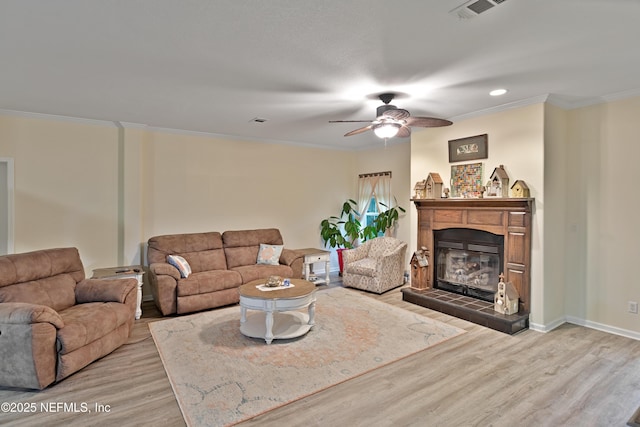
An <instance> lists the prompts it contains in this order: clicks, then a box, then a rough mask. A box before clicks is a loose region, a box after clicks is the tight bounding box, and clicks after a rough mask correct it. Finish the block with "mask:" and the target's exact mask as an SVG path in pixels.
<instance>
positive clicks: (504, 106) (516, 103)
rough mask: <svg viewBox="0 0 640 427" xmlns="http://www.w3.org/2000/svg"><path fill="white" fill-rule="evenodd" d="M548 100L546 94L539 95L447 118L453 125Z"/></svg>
mask: <svg viewBox="0 0 640 427" xmlns="http://www.w3.org/2000/svg"><path fill="white" fill-rule="evenodd" d="M548 98H549V95H548V94H545V95H540V96H534V97H533V98H527V99H523V100H520V101H514V102H509V103H507V104H502V105H497V106H495V107H491V108H485V109H484V110H478V111H474V112H472V113H468V114H462V115H459V116H455V117H451V118H449V120H451V121H452V122H454V123H455V122H457V121H461V120H468V119H472V118H475V117H482V116H486V115H488V114H495V113H499V112H501V111H506V110H512V109H514V108H520V107H527V106H529V105H534V104H542V103H544V102H546V101H547V99H548Z"/></svg>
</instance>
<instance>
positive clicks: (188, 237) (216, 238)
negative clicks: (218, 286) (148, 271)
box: [147, 232, 227, 273]
mask: <svg viewBox="0 0 640 427" xmlns="http://www.w3.org/2000/svg"><path fill="white" fill-rule="evenodd" d="M167 255H180V256H181V257H183V258H184V259H185V260H187V262H188V263H189V266H190V267H191V271H192V272H193V273H199V272H201V271H210V270H226V269H227V261H226V258H225V254H224V250H223V249H222V235H221V234H220V233H218V232H207V233H189V234H169V235H164V236H156V237H152V238H150V239H149V247H148V251H147V260H148V261H149V264H153V263H166V262H167Z"/></svg>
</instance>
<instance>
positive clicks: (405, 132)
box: [396, 126, 411, 138]
mask: <svg viewBox="0 0 640 427" xmlns="http://www.w3.org/2000/svg"><path fill="white" fill-rule="evenodd" d="M396 136H397V137H398V138H408V137H410V136H411V128H410V127H409V126H402V127H401V128H400V129H399V130H398V133H397V134H396Z"/></svg>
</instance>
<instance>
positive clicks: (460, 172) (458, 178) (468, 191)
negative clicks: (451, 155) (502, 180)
mask: <svg viewBox="0 0 640 427" xmlns="http://www.w3.org/2000/svg"><path fill="white" fill-rule="evenodd" d="M483 185H484V184H483V181H482V163H468V164H465V165H455V166H451V197H456V198H465V199H476V198H478V197H480V195H482V186H483Z"/></svg>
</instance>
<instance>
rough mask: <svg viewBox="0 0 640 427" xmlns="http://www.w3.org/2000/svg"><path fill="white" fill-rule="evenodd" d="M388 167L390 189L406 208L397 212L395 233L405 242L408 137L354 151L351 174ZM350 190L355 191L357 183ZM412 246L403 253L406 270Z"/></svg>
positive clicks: (408, 227) (407, 237) (408, 191)
mask: <svg viewBox="0 0 640 427" xmlns="http://www.w3.org/2000/svg"><path fill="white" fill-rule="evenodd" d="M384 171H391V177H392V178H391V192H392V195H393V196H395V197H396V200H397V201H398V205H399V206H401V207H403V208H404V209H405V210H406V211H407V212H406V214H404V215H401V216H400V219H399V221H398V228H397V229H396V230H395V233H396V234H395V237H397V238H398V239H400V240H403V241H405V242H410V241H411V236H412V234H411V233H412V230H413V227H412V222H411V210H412V209H413V206H412V204H411V201H410V198H411V192H412V189H413V186H412V185H411V143H410V141H409V140H408V139H400V140H398V142H394V143H388V144H387V145H386V146H385V145H384V143H383V142H382V141H380V147H379V148H374V149H370V150H366V151H359V152H356V153H355V174H354V175H355V176H357V175H360V174H363V173H371V172H384ZM355 189H356V191H355V193H354V194H356V195H357V184H356V187H355ZM414 250H415V249H413V246H411V245H409V247H408V249H407V255H406V263H405V264H406V270H407V271H409V260H410V259H411V254H412V253H413V251H414Z"/></svg>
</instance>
